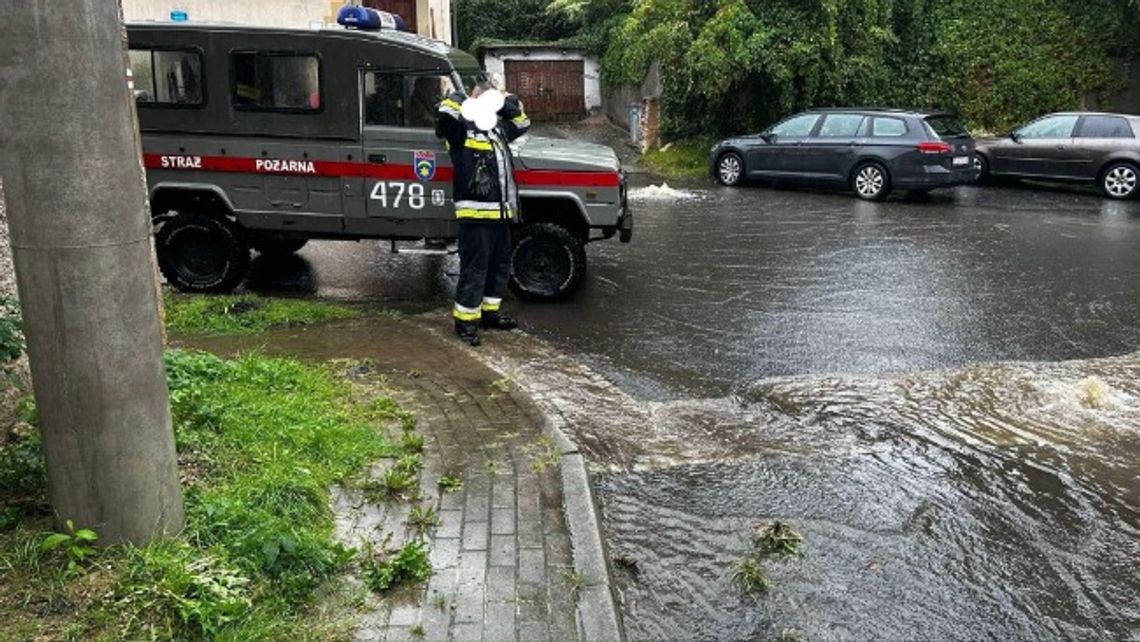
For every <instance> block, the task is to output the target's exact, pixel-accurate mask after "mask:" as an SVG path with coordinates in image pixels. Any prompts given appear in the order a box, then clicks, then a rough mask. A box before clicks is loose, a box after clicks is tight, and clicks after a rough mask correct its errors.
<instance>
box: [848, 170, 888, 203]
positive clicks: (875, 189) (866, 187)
mask: <svg viewBox="0 0 1140 642" xmlns="http://www.w3.org/2000/svg"><path fill="white" fill-rule="evenodd" d="M851 187H852V188H853V189H854V190H855V195H856V196H858V197H859V198H861V199H863V200H866V201H881V200H883V199H884V198H886V197H887V194H890V193H891V177H890V175H889V174H887V169H886V168H885V167H883V166H882V165H880V164H878V163H864V164H862V165H860V166H858V167H856V168H855V173H854V174H853V175H852V177H851Z"/></svg>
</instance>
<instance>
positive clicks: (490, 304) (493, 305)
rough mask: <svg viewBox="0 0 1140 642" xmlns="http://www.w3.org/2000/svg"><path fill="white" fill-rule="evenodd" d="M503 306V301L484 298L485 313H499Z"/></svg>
mask: <svg viewBox="0 0 1140 642" xmlns="http://www.w3.org/2000/svg"><path fill="white" fill-rule="evenodd" d="M502 304H503V300H502V299H496V298H494V297H489V296H486V297H483V311H484V312H498V311H499V306H501V305H502Z"/></svg>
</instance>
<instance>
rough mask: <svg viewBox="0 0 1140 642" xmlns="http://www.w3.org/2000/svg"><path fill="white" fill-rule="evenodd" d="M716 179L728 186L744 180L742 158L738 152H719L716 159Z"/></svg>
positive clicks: (734, 185)
mask: <svg viewBox="0 0 1140 642" xmlns="http://www.w3.org/2000/svg"><path fill="white" fill-rule="evenodd" d="M716 179H717V180H718V181H720V184H721V185H727V186H728V187H736V186H737V185H739V184H740V183H741V182H742V181H743V180H744V159H742V158H741V157H740V154H737V153H736V152H728V153H726V154H721V156H720V158H718V159H717V161H716Z"/></svg>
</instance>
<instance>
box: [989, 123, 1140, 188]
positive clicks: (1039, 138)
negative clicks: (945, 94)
mask: <svg viewBox="0 0 1140 642" xmlns="http://www.w3.org/2000/svg"><path fill="white" fill-rule="evenodd" d="M1138 131H1140V117H1137V116H1125V115H1122V114H1099V113H1077V112H1069V113H1061V114H1049V115H1048V116H1044V117H1042V118H1039V119H1037V120H1035V121H1033V122H1031V123H1029V124H1027V125H1024V126H1022V127H1020V128H1018V129H1016V130H1014V131H1013V132H1012V133H1010V134H1009V135H1008V136H1005V137H1003V138H991V139H984V140H980V141H978V153H977V156H975V160H974V162H975V165H976V167H977V170H978V173H979V175H980V176H981V177H983V178H985V177H987V176H1013V177H1025V178H1043V179H1047V180H1060V181H1082V182H1089V183H1091V182H1095V183H1096V184H1097V186H1099V187H1100V190H1101V192H1103V193H1104V195H1105V196H1107V197H1109V198H1130V197H1132V196H1135V195H1136V191H1137V190H1136V187H1137V180H1138V179H1140V141H1138V140H1137V139H1136V132H1138Z"/></svg>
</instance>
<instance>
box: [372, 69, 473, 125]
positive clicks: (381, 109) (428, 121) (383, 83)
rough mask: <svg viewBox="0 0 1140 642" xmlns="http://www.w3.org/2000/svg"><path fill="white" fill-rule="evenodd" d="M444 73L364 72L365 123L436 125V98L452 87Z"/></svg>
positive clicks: (439, 99) (442, 96)
mask: <svg viewBox="0 0 1140 642" xmlns="http://www.w3.org/2000/svg"><path fill="white" fill-rule="evenodd" d="M452 87H453V84H452V81H451V78H450V77H449V76H445V75H406V74H400V73H385V72H380V71H366V72H364V125H365V126H366V127H368V126H372V127H377V126H379V127H417V128H427V129H431V128H433V127H435V113H436V107H437V106H438V105H439V102H440V101H441V100H443V98H444V96H446V95H447V94H448V93H450V92H451V91H452Z"/></svg>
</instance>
